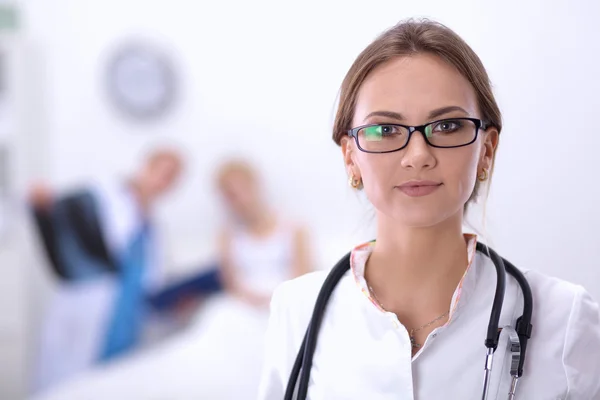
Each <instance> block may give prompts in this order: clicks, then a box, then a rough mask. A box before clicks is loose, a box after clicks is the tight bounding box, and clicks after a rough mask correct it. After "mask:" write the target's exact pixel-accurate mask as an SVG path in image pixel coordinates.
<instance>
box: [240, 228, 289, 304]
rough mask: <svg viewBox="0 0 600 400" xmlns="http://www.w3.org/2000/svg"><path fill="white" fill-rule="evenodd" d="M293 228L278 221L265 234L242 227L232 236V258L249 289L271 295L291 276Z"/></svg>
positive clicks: (241, 278) (241, 279) (242, 280)
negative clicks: (260, 235) (261, 234)
mask: <svg viewBox="0 0 600 400" xmlns="http://www.w3.org/2000/svg"><path fill="white" fill-rule="evenodd" d="M293 246H294V230H293V229H292V226H291V225H290V224H284V223H279V224H278V225H277V228H276V229H275V230H274V231H273V232H272V233H271V234H269V235H268V236H266V237H262V238H261V237H256V236H252V235H250V234H249V233H248V232H246V231H245V230H243V229H241V228H237V229H234V230H233V232H232V236H231V245H230V248H229V249H230V250H229V251H230V257H231V261H232V266H233V268H235V270H236V271H237V272H238V274H239V276H240V281H241V282H243V284H244V285H245V286H246V287H248V288H249V289H251V290H253V291H255V292H258V293H262V294H264V295H267V296H270V295H271V294H272V293H273V291H274V290H275V288H276V287H277V286H279V285H280V284H281V283H282V282H284V281H286V280H288V279H290V278H291V277H292V275H291V272H292V257H293V255H294V251H293V250H294V247H293Z"/></svg>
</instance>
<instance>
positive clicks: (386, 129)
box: [381, 125, 396, 136]
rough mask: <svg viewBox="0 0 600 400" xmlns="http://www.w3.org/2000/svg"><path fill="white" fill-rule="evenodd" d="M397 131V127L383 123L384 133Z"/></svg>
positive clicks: (390, 133) (391, 133)
mask: <svg viewBox="0 0 600 400" xmlns="http://www.w3.org/2000/svg"><path fill="white" fill-rule="evenodd" d="M394 133H396V127H395V126H393V125H381V134H382V135H384V136H385V135H393V134H394Z"/></svg>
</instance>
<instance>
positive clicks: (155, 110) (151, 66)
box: [108, 43, 177, 120]
mask: <svg viewBox="0 0 600 400" xmlns="http://www.w3.org/2000/svg"><path fill="white" fill-rule="evenodd" d="M176 86H177V85H176V79H175V73H174V69H173V65H172V63H171V60H170V59H169V58H168V57H167V55H166V54H165V53H163V52H162V51H160V50H159V49H158V48H157V47H155V46H152V45H149V44H144V43H135V44H128V45H126V46H122V47H120V48H119V49H118V50H117V51H116V52H115V54H114V55H113V56H112V57H111V59H110V61H109V64H108V93H109V97H110V100H111V102H112V103H113V104H114V105H115V106H116V107H117V109H118V110H120V111H122V112H124V113H125V114H127V115H128V116H130V117H133V118H135V119H142V120H143V119H155V118H158V117H161V116H163V115H164V114H165V113H166V112H167V111H168V110H169V109H170V108H171V107H172V105H173V102H174V100H175V93H176Z"/></svg>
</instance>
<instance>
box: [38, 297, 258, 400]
mask: <svg viewBox="0 0 600 400" xmlns="http://www.w3.org/2000/svg"><path fill="white" fill-rule="evenodd" d="M267 322H268V310H257V309H255V308H253V307H251V306H249V305H247V304H245V303H242V302H240V301H239V300H237V299H233V298H231V297H228V296H225V295H222V296H217V297H215V298H213V299H211V300H209V301H208V302H207V304H205V305H204V307H203V308H202V310H201V312H199V314H198V315H197V317H196V318H195V322H194V323H193V324H192V325H191V326H190V328H188V329H187V330H186V331H185V332H184V333H182V334H180V335H178V336H176V337H173V338H171V339H169V340H168V341H166V342H164V343H162V344H160V345H157V346H156V347H154V348H152V349H149V350H146V351H144V352H142V353H139V354H136V355H134V356H130V357H128V358H125V359H122V360H120V361H116V362H114V363H112V364H108V365H106V366H103V367H98V368H95V369H93V370H91V371H89V372H86V373H84V374H82V375H80V376H79V377H77V378H74V379H73V380H71V381H69V382H68V383H67V384H64V385H61V386H59V387H56V388H53V389H52V390H51V391H48V392H46V393H43V394H41V395H39V396H37V397H35V398H34V400H106V399H113V400H120V399H123V400H188V399H190V400H191V399H194V400H196V399H207V400H221V399H222V400H245V399H248V400H254V399H256V398H257V391H258V384H259V379H260V374H261V370H262V359H263V352H264V344H265V343H264V334H265V331H266V327H267Z"/></svg>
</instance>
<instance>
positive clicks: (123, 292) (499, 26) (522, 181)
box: [0, 0, 600, 400]
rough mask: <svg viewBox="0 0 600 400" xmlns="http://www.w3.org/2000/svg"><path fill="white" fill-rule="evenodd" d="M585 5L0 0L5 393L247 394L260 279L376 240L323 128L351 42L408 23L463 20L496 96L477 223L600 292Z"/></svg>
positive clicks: (545, 266)
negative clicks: (116, 276) (492, 156)
mask: <svg viewBox="0 0 600 400" xmlns="http://www.w3.org/2000/svg"><path fill="white" fill-rule="evenodd" d="M599 16H600V5H599V3H598V2H595V1H592V0H589V1H585V0H578V1H571V0H556V1H553V2H547V1H542V0H534V1H527V2H523V1H514V0H510V1H495V2H481V1H475V0H473V1H469V0H462V1H453V2H448V1H443V0H427V1H425V0H424V1H419V2H406V1H368V2H367V1H340V0H331V1H326V2H325V1H323V2H321V1H319V2H317V1H304V2H276V1H268V0H254V1H226V2H190V1H181V0H171V1H169V2H162V1H152V2H149V1H141V0H119V1H116V0H104V1H85V0H44V1H42V0H23V1H4V0H3V1H0V270H1V271H2V279H0V398H1V399H11V400H12V399H15V400H18V399H29V398H31V399H38V400H50V399H53V400H54V399H56V400H59V399H60V400H68V399H78V400H79V399H100V398H102V399H105V398H114V399H149V400H150V399H156V400H158V399H165V400H167V399H169V400H170V399H173V400H176V399H190V398H194V399H199V398H202V399H242V398H249V399H250V398H253V396H252V395H251V394H252V393H254V392H253V390H255V387H256V380H257V373H256V372H257V371H258V369H259V366H260V351H261V338H262V332H263V330H264V326H265V323H266V319H267V318H268V308H267V306H266V304H267V303H268V301H267V300H268V295H269V293H270V291H271V290H272V287H273V286H274V285H276V284H277V283H278V282H279V281H281V280H284V279H288V278H289V277H293V276H296V275H299V274H302V273H305V272H306V271H309V270H314V269H327V268H330V267H331V266H332V265H333V264H334V263H335V261H337V259H338V258H339V257H341V256H342V255H343V254H345V252H347V251H348V250H349V249H350V248H351V247H352V246H353V245H356V244H358V243H359V242H361V241H366V240H368V239H370V238H371V237H372V235H373V232H374V227H373V221H374V214H373V212H372V210H371V208H370V206H369V203H368V201H367V200H366V199H365V198H364V197H363V196H362V195H357V194H356V193H355V192H354V191H352V190H351V189H350V188H349V186H348V184H347V178H346V174H345V171H344V167H343V163H342V158H341V153H340V150H339V148H337V146H335V144H334V143H333V142H332V140H331V127H332V122H333V117H334V113H335V104H336V98H337V95H338V90H339V86H340V84H341V81H342V79H343V77H344V75H345V73H346V72H347V70H348V68H349V67H350V65H351V63H352V62H353V60H354V58H355V57H356V56H357V55H358V53H359V52H360V51H361V50H362V49H363V48H364V47H365V46H366V45H367V44H368V43H369V42H370V41H371V40H373V39H374V38H375V36H377V35H378V34H379V33H381V32H382V31H383V30H385V29H386V28H388V27H390V26H391V25H393V24H395V23H396V22H398V21H399V20H401V19H405V18H408V17H430V18H433V19H436V20H438V21H440V22H442V23H445V24H447V25H448V26H449V27H450V28H452V29H454V30H455V31H457V32H458V33H459V34H460V35H461V36H462V37H463V38H464V39H465V40H466V41H467V42H468V43H469V44H470V45H471V46H472V47H473V48H474V50H475V51H476V52H477V53H478V54H479V56H480V57H481V59H482V60H483V62H484V64H485V66H486V67H487V69H488V72H489V74H490V77H491V79H492V82H493V84H494V89H495V93H496V95H497V99H498V101H499V104H500V107H501V110H502V112H503V116H504V129H503V133H502V136H501V141H500V147H499V153H498V157H497V161H496V169H495V175H494V179H493V185H492V190H491V193H490V198H489V200H488V202H487V205H486V206H485V207H481V206H479V207H473V208H472V209H471V210H470V213H471V215H470V220H471V221H472V222H473V226H474V227H475V228H476V229H477V230H478V231H480V232H482V233H483V235H484V238H485V240H486V241H488V242H489V243H490V244H492V245H493V246H494V247H495V248H496V250H498V251H499V252H500V253H501V254H503V255H504V256H505V257H506V258H508V259H510V260H512V261H513V262H514V263H515V264H516V265H517V266H519V267H521V268H524V269H537V270H540V271H542V272H545V273H548V274H551V275H554V276H557V277H560V278H563V279H567V280H570V281H572V282H575V283H577V284H581V285H583V286H585V287H586V289H588V291H590V292H591V293H592V295H593V296H594V297H595V298H596V299H600V262H599V261H598V260H599V259H600V258H599V255H600V254H599V251H598V248H599V244H600V240H599V238H600V236H599V235H598V226H600V210H599V209H598V204H600V189H599V188H598V185H597V182H598V172H600V170H599V167H598V156H597V155H598V148H600V134H599V133H598V127H597V126H596V118H597V114H598V109H599V108H600V97H599V96H598V93H600V79H598V68H597V65H598V63H599V62H600V58H599V57H600V56H599V54H600V42H599V41H598V40H597V38H598V37H599V36H600V26H599V25H598V23H597V18H598V17H599ZM138 200H139V201H138ZM484 208H485V210H484ZM484 213H485V218H483V215H484ZM483 221H485V223H484V222H483ZM98 225H99V226H101V227H103V226H104V227H106V226H108V227H109V228H107V229H105V230H103V231H102V232H100V231H98V229H96V230H94V229H92V228H93V227H94V226H96V228H97V227H98ZM90 227H92V228H90ZM149 227H151V228H149ZM149 232H151V234H149ZM140 237H143V238H144V240H141V239H140V240H137V239H139V238H140ZM148 237H152V240H150V239H148ZM65 238H66V239H65ZM140 243H141V244H140ZM136 246H137V247H136ZM142 248H144V249H145V250H140V249H142ZM82 249H83V250H86V251H88V250H89V251H88V253H89V254H92V256H91V258H90V257H88V256H89V254H88V253H85V251H83V250H82ZM148 249H160V254H159V255H157V254H154V253H152V251H148ZM82 251H83V253H85V254H87V256H86V255H85V254H83V253H82ZM150 253H152V254H150ZM82 257H83V258H82ZM86 257H88V258H86ZM144 257H145V258H144ZM78 260H79V261H78ZM81 260H83V261H81ZM244 260H246V261H247V262H244ZM77 265H84V266H85V268H83V269H81V270H80V269H77V268H75V267H74V266H77ZM149 265H152V268H150V267H148V266H149ZM257 265H262V266H268V267H269V268H268V269H266V267H264V268H262V269H261V268H257V267H256V266H257ZM127 266H132V267H131V269H127V271H132V272H131V273H130V274H125V276H126V277H127V278H124V279H122V280H121V281H119V282H114V281H107V280H106V275H107V274H106V272H107V271H108V272H110V271H111V269H112V270H114V269H115V268H121V267H122V268H129V267H127ZM140 266H144V268H145V267H147V268H146V269H148V271H152V273H149V274H148V275H147V276H146V275H144V274H142V273H140V272H139V271H140ZM223 266H225V267H223ZM136 268H137V269H136ZM257 277H259V278H260V279H259V278H257ZM264 282H268V284H266V285H265V284H264ZM228 294H229V295H228ZM231 294H234V296H230V295H231ZM141 297H144V298H145V299H149V300H150V301H149V302H148V303H150V306H148V305H147V304H145V305H143V306H142V305H141V304H140V301H136V300H135V299H138V300H139V298H141ZM113 304H116V305H117V306H116V307H115V309H112V308H110V307H109V305H113ZM109 308H110V309H109ZM148 308H150V309H151V310H150V311H149V310H148ZM115 310H118V312H117V311H115ZM128 313H129V314H128ZM150 314H151V315H150ZM127 315H129V316H131V315H138V316H139V315H144V321H145V322H140V327H138V328H139V329H138V330H137V331H136V332H132V331H129V330H127V329H126V328H123V326H122V325H120V324H119V321H120V320H122V319H123V318H124V317H125V316H127ZM140 318H141V317H140ZM142 325H143V326H142ZM142 331H143V334H142ZM99 332H100V333H99ZM223 332H226V334H224V333H223ZM69 351H70V352H71V353H73V354H70V353H69ZM67 353H69V354H70V355H69V354H67ZM98 354H101V356H98Z"/></svg>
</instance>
